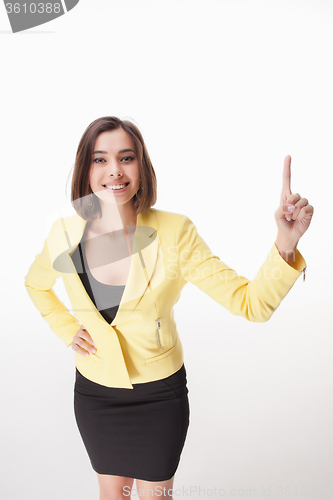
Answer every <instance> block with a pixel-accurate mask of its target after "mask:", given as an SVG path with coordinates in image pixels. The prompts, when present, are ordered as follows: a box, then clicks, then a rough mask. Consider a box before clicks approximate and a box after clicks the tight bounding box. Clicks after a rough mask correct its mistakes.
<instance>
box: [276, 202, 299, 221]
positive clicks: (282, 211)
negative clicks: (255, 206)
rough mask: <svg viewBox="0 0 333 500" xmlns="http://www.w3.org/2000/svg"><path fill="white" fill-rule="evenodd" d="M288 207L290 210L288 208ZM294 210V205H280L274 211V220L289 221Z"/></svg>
mask: <svg viewBox="0 0 333 500" xmlns="http://www.w3.org/2000/svg"><path fill="white" fill-rule="evenodd" d="M289 207H290V208H289ZM294 210H295V207H294V205H290V204H286V203H284V204H282V205H280V206H279V208H278V209H277V210H276V211H275V213H274V216H275V220H281V219H287V220H288V219H289V220H290V219H291V216H292V215H293V212H294Z"/></svg>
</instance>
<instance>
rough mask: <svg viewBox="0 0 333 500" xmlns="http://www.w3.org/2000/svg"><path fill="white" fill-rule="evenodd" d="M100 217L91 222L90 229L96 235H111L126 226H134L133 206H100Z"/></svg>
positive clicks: (135, 218)
mask: <svg viewBox="0 0 333 500" xmlns="http://www.w3.org/2000/svg"><path fill="white" fill-rule="evenodd" d="M101 209H102V217H101V218H100V219H95V220H94V221H92V222H91V224H90V227H91V229H92V230H93V231H94V232H95V233H98V234H106V233H111V232H113V231H117V230H119V229H124V228H125V229H126V228H127V227H128V226H136V222H137V216H136V214H135V211H134V208H133V204H128V203H126V204H125V205H117V204H116V203H115V204H112V203H109V204H102V203H101Z"/></svg>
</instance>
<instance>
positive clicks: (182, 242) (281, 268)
mask: <svg viewBox="0 0 333 500" xmlns="http://www.w3.org/2000/svg"><path fill="white" fill-rule="evenodd" d="M176 246H177V253H178V259H179V266H180V269H181V273H182V276H183V278H184V279H185V280H186V281H187V282H190V283H193V284H194V285H196V286H197V287H198V288H199V289H200V290H202V291H203V292H205V293H206V294H207V295H209V296H210V297H211V298H212V299H214V300H215V301H216V302H218V303H219V304H221V305H222V306H223V307H225V308H226V309H228V310H229V311H230V312H231V313H232V314H235V315H237V316H242V317H244V318H246V319H247V320H248V321H256V322H265V321H268V320H269V319H270V317H271V316H272V314H273V312H274V311H275V310H276V309H277V307H278V306H279V304H280V302H281V301H282V299H283V298H284V297H285V296H286V295H287V293H288V292H289V290H290V289H291V287H292V286H293V284H294V283H295V281H296V280H297V278H298V277H299V276H300V274H301V273H302V271H303V269H304V268H306V262H305V260H304V258H303V256H302V255H301V253H300V252H299V251H298V249H296V252H295V259H294V262H293V265H292V266H290V265H289V264H288V263H287V262H286V261H285V260H284V259H283V258H282V257H281V256H280V254H279V251H278V249H277V247H276V245H275V243H274V245H273V246H272V247H271V250H270V252H269V253H268V256H267V258H266V261H265V262H264V263H263V265H262V266H261V268H260V269H259V272H258V274H257V276H256V277H255V278H254V279H253V280H252V281H250V280H248V279H247V278H245V277H244V276H239V275H238V274H237V273H236V271H234V270H233V269H231V268H230V267H228V266H227V265H226V264H225V263H224V262H222V261H221V260H220V258H219V257H218V256H216V255H214V254H213V252H212V251H211V250H210V248H209V247H208V246H207V244H206V243H205V241H204V240H203V239H202V237H201V236H200V235H199V234H198V231H197V228H196V226H195V225H194V224H193V222H192V221H191V219H189V218H188V217H186V216H185V215H184V216H183V217H182V218H181V219H180V220H179V222H178V226H177V229H176Z"/></svg>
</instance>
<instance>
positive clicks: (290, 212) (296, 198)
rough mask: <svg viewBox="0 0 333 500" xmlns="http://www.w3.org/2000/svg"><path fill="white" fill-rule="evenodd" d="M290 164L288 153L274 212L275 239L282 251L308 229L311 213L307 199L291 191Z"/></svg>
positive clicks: (293, 246) (289, 248)
mask: <svg viewBox="0 0 333 500" xmlns="http://www.w3.org/2000/svg"><path fill="white" fill-rule="evenodd" d="M290 164H291V156H290V155H288V156H286V157H285V159H284V167H283V176H282V179H283V181H282V191H281V198H280V206H279V208H278V209H277V210H276V211H275V213H274V216H275V220H276V225H277V227H278V236H277V241H279V246H280V248H281V250H283V251H285V250H292V249H294V248H296V245H297V243H298V241H299V239H300V238H301V236H303V234H304V233H305V231H306V230H307V229H308V227H309V225H310V222H311V219H312V215H313V206H312V205H309V202H308V200H307V199H306V198H302V197H301V195H299V194H298V193H296V194H292V192H291V187H290V185H291V181H290V179H291V169H290ZM289 207H291V209H289ZM280 248H279V250H280Z"/></svg>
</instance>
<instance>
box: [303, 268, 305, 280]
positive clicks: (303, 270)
mask: <svg viewBox="0 0 333 500" xmlns="http://www.w3.org/2000/svg"><path fill="white" fill-rule="evenodd" d="M305 271H306V267H305V268H304V269H303V282H304V281H305Z"/></svg>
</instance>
